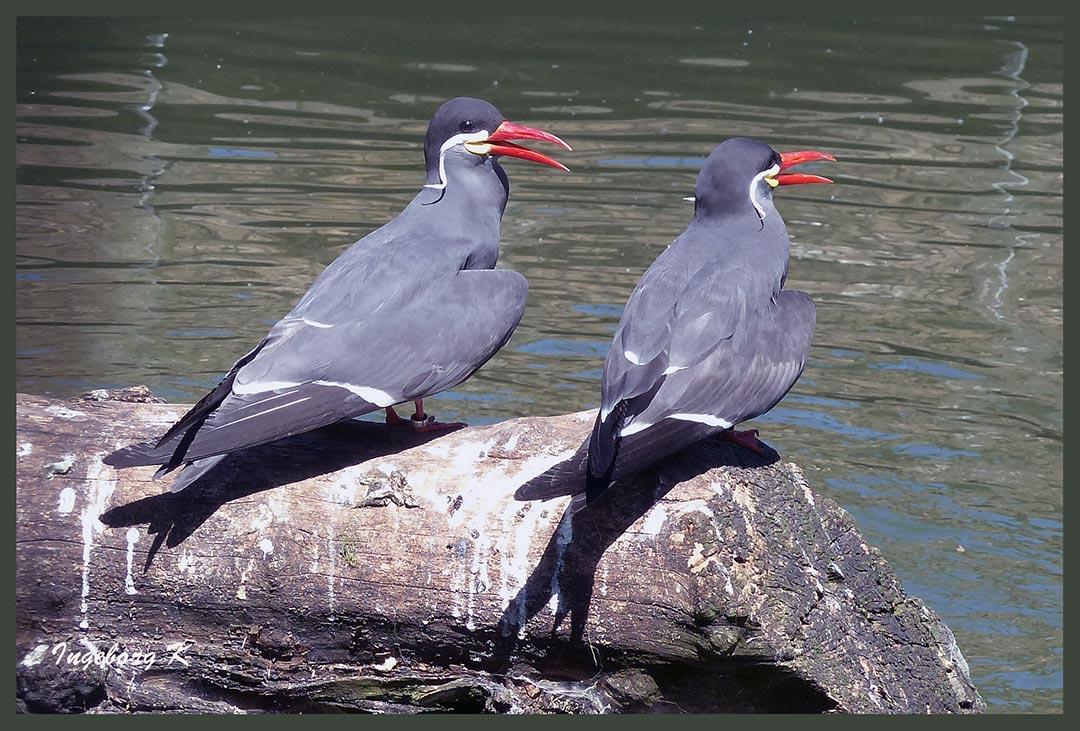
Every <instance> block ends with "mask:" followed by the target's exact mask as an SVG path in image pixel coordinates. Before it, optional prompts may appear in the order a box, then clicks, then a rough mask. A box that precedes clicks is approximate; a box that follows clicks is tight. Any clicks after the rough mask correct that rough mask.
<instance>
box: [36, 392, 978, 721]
mask: <svg viewBox="0 0 1080 731" xmlns="http://www.w3.org/2000/svg"><path fill="white" fill-rule="evenodd" d="M106 396H107V395H106ZM128 396H129V397H133V396H134V398H136V399H137V400H142V401H151V400H153V399H150V398H148V397H146V396H145V393H144V394H143V395H142V397H140V396H139V392H132V393H129V394H128ZM98 397H99V398H100V397H101V395H100V394H99V396H98ZM184 410H185V407H184V406H177V405H168V404H160V403H117V402H113V401H102V400H96V399H95V398H84V399H81V400H72V401H67V402H59V401H52V400H49V399H45V398H39V397H33V396H26V395H19V396H18V399H17V412H18V418H17V437H16V454H17V501H16V521H17V522H16V525H17V545H16V606H17V621H16V627H17V637H16V648H17V653H18V654H17V659H18V665H17V673H16V679H17V700H18V703H19V706H20V708H21V709H23V710H27V711H32V712H35V711H36V712H46V711H62V712H67V711H79V710H87V711H95V712H117V711H183V712H193V711H201V712H227V713H237V712H300V711H303V712H311V711H328V710H357V711H370V712H393V713H397V712H400V713H413V712H420V711H427V710H456V711H503V712H546V711H570V712H605V711H630V712H691V713H698V712H756V711H769V712H787V711H798V712H827V711H836V712H875V713H880V712H896V713H927V712H933V713H937V712H972V711H980V710H982V709H983V708H984V706H983V702H982V700H981V699H980V697H979V695H978V693H977V692H976V690H975V688H974V687H973V686H972V684H971V682H970V680H969V677H968V672H967V666H966V663H965V662H964V659H963V657H962V655H961V653H960V650H959V649H958V648H957V645H956V642H955V640H954V639H953V636H952V633H951V632H950V631H949V630H948V628H946V627H945V625H944V624H942V623H941V622H940V620H939V619H938V618H937V617H936V616H935V615H934V613H933V612H932V611H930V610H929V609H928V608H927V607H926V606H925V605H924V604H923V602H922V601H920V600H919V599H917V598H915V597H910V596H908V595H907V594H906V593H905V592H904V590H903V588H902V586H901V585H900V582H899V581H898V580H897V578H896V576H895V575H894V574H893V572H892V571H891V569H890V568H889V566H888V565H887V563H886V562H885V560H884V559H882V557H881V556H880V555H879V553H878V551H877V550H876V549H874V548H872V547H870V546H868V545H867V544H866V542H865V541H864V540H863V538H862V537H861V536H860V534H859V532H858V530H857V529H856V526H855V524H854V522H853V521H852V519H851V517H850V516H849V515H848V514H847V513H845V512H844V511H843V510H842V509H840V508H839V507H837V506H836V505H835V504H834V503H833V502H832V501H830V500H827V499H823V498H822V497H820V496H817V495H815V494H814V493H813V492H812V491H811V489H810V487H809V486H808V485H807V483H806V481H805V479H804V477H803V475H802V473H801V472H800V470H799V469H798V467H797V466H796V465H794V464H790V463H784V462H781V461H779V459H778V458H777V456H776V455H775V454H774V455H772V456H771V458H768V459H766V458H761V457H758V456H756V455H753V454H751V453H749V452H747V451H745V450H742V449H741V448H738V447H735V446H733V445H731V444H729V443H726V442H719V441H715V442H712V441H710V442H706V443H702V444H700V445H698V446H696V447H694V448H692V449H689V450H686V451H685V452H683V453H681V454H679V455H676V456H675V457H673V458H671V459H669V460H667V461H666V462H664V463H662V464H661V465H658V466H657V467H656V468H655V469H652V470H649V471H647V472H645V473H642V474H641V475H640V476H638V477H636V478H635V479H632V480H628V481H625V482H623V483H620V484H619V485H617V486H616V487H615V488H613V489H612V490H609V491H608V493H607V494H606V495H605V497H604V498H602V499H601V501H600V502H599V503H598V504H596V505H595V506H590V507H589V508H587V509H585V510H582V511H580V512H578V513H577V514H575V515H572V516H571V515H570V514H569V512H568V511H566V507H567V505H568V504H569V500H568V499H566V498H564V499H561V500H557V501H551V502H548V503H521V502H516V501H515V500H514V499H513V492H514V490H515V489H516V488H517V487H518V486H519V485H521V484H522V483H523V482H524V481H526V480H528V479H530V478H531V477H533V476H535V475H537V474H538V473H539V472H541V471H542V470H544V469H546V468H547V467H548V466H550V465H552V464H554V463H555V462H557V461H558V460H559V459H560V458H565V457H567V456H568V455H569V454H570V453H571V452H572V451H573V450H574V449H575V448H576V447H577V446H578V444H579V443H580V442H581V440H582V438H583V436H584V435H585V434H586V433H587V430H588V429H589V427H590V425H591V420H592V416H591V414H589V413H582V414H572V415H567V416H558V417H550V418H525V419H516V420H513V421H508V422H504V423H501V424H498V425H495V426H488V427H480V428H468V429H463V430H460V431H457V432H453V433H448V434H441V435H420V434H415V433H412V432H411V431H408V430H406V429H403V428H401V427H391V426H387V425H383V424H377V423H372V422H347V423H339V424H337V425H334V426H332V427H328V428H325V429H321V430H318V431H317V432H312V433H309V434H305V435H300V436H297V437H293V438H289V439H285V440H281V441H279V442H276V443H274V444H271V445H265V446H263V447H258V448H255V449H251V450H248V451H247V452H246V453H244V454H240V455H232V456H230V457H229V458H227V459H226V460H225V461H223V462H222V464H221V465H220V466H219V467H218V468H217V469H216V470H215V471H214V472H212V473H211V474H210V475H208V476H207V477H206V478H204V479H203V480H201V481H199V482H197V483H195V484H194V485H192V486H191V487H189V488H188V489H187V490H185V491H183V492H181V493H178V494H172V493H170V492H169V491H168V487H167V482H168V481H167V480H164V481H161V482H157V481H153V480H151V475H152V474H153V471H154V469H153V468H151V467H147V468H133V469H128V470H121V471H117V470H113V469H112V468H110V467H108V466H106V465H104V464H103V463H102V461H101V460H102V457H103V456H104V455H105V454H106V453H108V452H109V451H111V450H112V449H114V448H116V447H120V446H123V445H125V444H127V443H130V442H131V441H135V440H138V439H143V438H147V437H149V436H152V435H154V434H157V433H159V432H160V431H162V430H163V429H164V428H165V427H166V426H167V425H168V424H170V423H171V422H172V421H173V420H174V419H175V418H176V417H177V416H179V415H180V414H181V413H182V412H183V411H184ZM91 650H96V653H97V654H94V653H93V652H92V651H91Z"/></svg>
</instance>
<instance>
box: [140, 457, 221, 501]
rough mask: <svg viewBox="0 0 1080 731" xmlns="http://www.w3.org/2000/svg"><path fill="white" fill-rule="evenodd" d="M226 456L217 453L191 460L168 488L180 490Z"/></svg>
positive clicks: (174, 490)
mask: <svg viewBox="0 0 1080 731" xmlns="http://www.w3.org/2000/svg"><path fill="white" fill-rule="evenodd" d="M227 456H228V455H227V454H218V455H215V456H213V457H206V458H205V459H197V460H195V461H194V462H191V463H190V464H188V465H187V466H186V467H184V469H182V470H180V474H178V475H177V476H176V477H175V479H173V482H172V485H171V486H170V488H169V489H170V490H172V491H173V492H180V491H181V490H183V489H184V488H185V487H187V486H188V485H190V484H191V483H193V482H195V480H197V479H199V478H200V477H202V476H203V475H205V474H206V473H207V472H209V471H210V470H211V469H213V468H214V466H215V465H217V463H218V462H220V461H221V460H223V459H225V458H226V457H227ZM162 469H164V468H162ZM158 472H161V470H158ZM154 477H157V475H154Z"/></svg>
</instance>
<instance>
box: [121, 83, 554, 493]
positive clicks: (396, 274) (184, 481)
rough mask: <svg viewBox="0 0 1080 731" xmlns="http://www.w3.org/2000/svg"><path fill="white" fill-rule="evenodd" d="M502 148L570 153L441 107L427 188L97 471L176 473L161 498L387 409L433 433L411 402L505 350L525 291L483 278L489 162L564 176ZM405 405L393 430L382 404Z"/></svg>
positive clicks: (495, 176)
mask: <svg viewBox="0 0 1080 731" xmlns="http://www.w3.org/2000/svg"><path fill="white" fill-rule="evenodd" d="M513 140H540V141H544V142H551V143H555V144H557V145H561V146H562V147H564V148H566V149H567V150H569V149H570V147H569V145H567V144H566V143H565V142H563V141H562V140H560V139H559V138H558V137H556V136H555V135H553V134H550V133H548V132H544V131H543V130H539V129H533V128H531V127H525V126H522V125H519V124H515V123H513V122H510V121H507V120H506V118H505V117H504V116H503V115H502V113H501V112H499V110H498V109H496V108H495V107H494V106H492V105H491V104H489V103H487V102H485V101H483V100H480V99H471V98H467V97H459V98H456V99H451V100H450V101H448V102H446V103H445V104H443V105H442V106H441V107H439V109H438V110H437V111H436V112H435V115H434V116H433V117H432V119H431V123H430V125H429V126H428V130H427V136H426V139H425V141H424V158H425V161H426V163H427V179H426V182H425V183H424V186H423V188H422V189H421V191H420V192H419V194H417V196H416V197H415V198H413V200H412V202H410V203H409V205H408V206H406V207H405V210H403V211H402V212H401V213H400V214H399V215H398V216H397V217H396V218H395V219H393V220H392V221H390V222H389V223H387V224H386V225H385V226H383V227H382V228H379V229H377V230H375V231H373V232H371V233H370V234H368V235H367V236H365V237H364V238H362V239H360V240H359V241H357V242H356V243H355V244H353V245H352V246H351V247H350V248H349V249H347V250H346V251H345V252H344V253H342V254H341V255H340V256H339V257H338V258H337V259H336V260H335V261H334V262H333V263H331V264H330V265H329V266H328V267H327V268H326V269H325V270H324V271H323V273H322V274H321V275H319V277H318V278H317V279H316V280H315V283H314V284H313V285H312V286H311V289H309V290H308V291H307V293H306V294H305V295H304V296H303V297H302V298H301V299H300V301H299V302H298V303H297V304H296V306H295V307H294V308H293V309H292V311H291V312H289V314H287V315H286V316H285V317H284V318H283V319H282V320H281V321H280V322H278V323H277V324H276V325H274V327H273V328H271V329H270V332H269V333H268V334H267V336H266V337H265V338H264V339H263V340H262V342H260V343H259V344H258V345H256V346H255V347H254V348H253V349H252V350H251V351H250V352H249V353H247V355H245V356H243V357H242V358H240V360H238V361H236V363H235V364H234V365H233V367H232V369H231V370H230V371H229V373H228V374H227V375H226V376H225V377H224V379H223V380H222V381H221V383H219V384H218V386H217V387H216V388H214V389H213V390H212V391H211V392H210V393H209V394H207V395H206V396H205V397H203V399H202V400H201V401H199V402H198V403H197V404H196V405H195V406H194V407H193V408H192V409H191V410H190V411H189V412H188V413H187V414H186V415H185V416H184V417H183V418H182V419H180V421H178V422H177V423H176V424H175V425H173V427H172V428H170V429H169V430H168V431H167V432H166V433H165V435H164V436H162V437H161V438H160V439H159V440H157V442H156V443H155V442H147V443H142V444H135V445H132V446H129V447H126V448H124V449H120V450H117V451H115V452H113V453H112V454H110V455H108V456H107V457H106V458H105V460H104V461H105V463H106V464H109V465H112V466H114V467H133V466H136V465H154V464H157V465H161V468H160V469H159V470H158V471H157V474H156V475H155V477H159V476H161V475H164V474H166V473H168V472H170V471H172V470H175V469H176V468H177V467H181V466H184V469H183V470H182V471H181V472H180V474H179V475H177V477H176V479H175V480H174V482H173V484H172V490H173V491H174V492H176V491H179V490H182V489H183V488H185V487H186V486H188V485H190V484H191V483H192V482H194V481H195V480H196V479H198V478H199V477H200V476H201V475H203V474H205V473H206V472H207V471H208V470H209V469H210V468H212V467H213V466H214V465H215V464H217V463H218V462H219V461H221V460H222V459H223V458H224V457H225V456H226V455H227V454H228V453H230V452H235V451H236V450H239V449H244V448H246V447H252V446H255V445H258V444H264V443H266V442H270V441H273V440H276V439H281V438H282V437H287V436H290V435H292V434H298V433H301V432H306V431H310V430H312V429H316V428H318V427H321V426H325V425H327V424H331V423H333V422H336V421H339V420H341V419H346V418H349V417H354V416H359V415H361V414H366V413H368V412H371V411H375V410H377V409H380V408H385V409H386V420H387V422H389V423H410V422H411V423H413V424H415V425H416V426H417V428H419V429H421V430H431V429H439V428H446V427H453V426H458V425H444V424H439V423H438V422H435V421H434V419H433V417H429V416H428V415H426V414H425V413H424V408H423V399H424V398H425V397H428V396H431V395H432V394H436V393H439V392H440V391H444V390H446V389H449V388H453V387H454V386H456V385H458V384H459V383H461V382H462V381H464V380H465V379H467V378H469V377H470V376H471V375H472V374H473V373H475V372H476V371H477V369H479V368H480V367H481V366H482V365H483V364H484V363H486V362H487V360H488V359H489V358H491V357H492V356H493V355H495V353H496V352H497V351H498V350H499V349H500V348H501V347H502V346H503V345H505V344H506V342H507V341H508V340H509V339H510V336H511V334H512V333H513V332H514V329H515V328H516V327H517V324H518V322H519V321H520V320H521V316H522V313H523V312H524V309H525V299H526V296H527V294H528V284H527V282H526V281H525V278H524V277H523V276H522V275H521V274H519V273H518V272H514V271H508V270H501V269H495V263H496V260H497V259H498V256H499V223H500V220H501V219H502V213H503V209H504V208H505V207H506V201H507V197H508V195H509V191H510V185H509V183H508V181H507V178H506V173H505V171H504V170H503V168H502V167H501V166H500V164H499V162H498V161H497V158H499V157H500V156H508V157H517V158H521V159H523V160H531V161H533V162H538V163H543V164H545V165H551V166H553V167H557V168H560V169H562V170H568V168H566V166H564V165H563V164H562V163H560V162H557V161H556V160H554V159H552V158H550V157H548V156H546V155H543V154H541V153H539V152H536V151H534V150H530V149H528V148H526V147H523V146H521V145H518V144H515V143H514V142H513ZM410 401H412V402H415V407H416V414H415V415H414V416H413V417H412V419H411V420H409V421H406V420H404V419H401V418H399V417H398V416H397V414H396V413H395V412H394V410H393V408H392V407H393V406H394V405H395V404H401V403H407V402H410Z"/></svg>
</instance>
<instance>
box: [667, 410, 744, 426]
mask: <svg viewBox="0 0 1080 731" xmlns="http://www.w3.org/2000/svg"><path fill="white" fill-rule="evenodd" d="M667 418H669V419H681V420H683V421H696V422H698V423H699V424H708V425H709V426H718V427H720V428H722V429H728V428H730V427H731V422H730V421H727V420H726V419H721V418H720V417H719V416H713V415H712V414H686V413H683V414H672V415H671V416H669V417H667Z"/></svg>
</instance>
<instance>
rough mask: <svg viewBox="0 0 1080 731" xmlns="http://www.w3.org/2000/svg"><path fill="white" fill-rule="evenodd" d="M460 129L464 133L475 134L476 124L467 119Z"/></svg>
mask: <svg viewBox="0 0 1080 731" xmlns="http://www.w3.org/2000/svg"><path fill="white" fill-rule="evenodd" d="M458 129H460V130H461V131H462V132H475V131H476V122H474V121H472V120H471V119H466V120H465V121H464V122H462V123H461V124H460V125H459V126H458Z"/></svg>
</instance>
